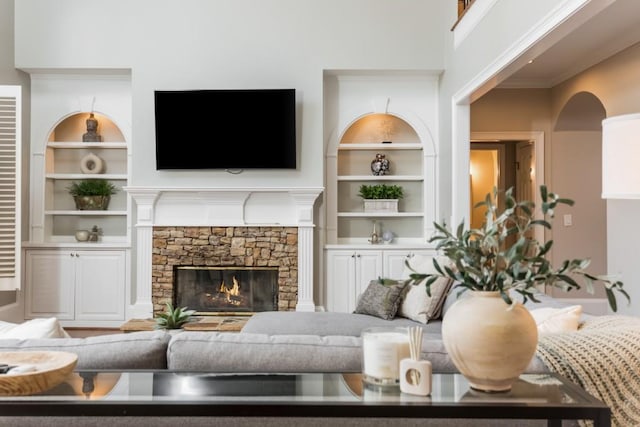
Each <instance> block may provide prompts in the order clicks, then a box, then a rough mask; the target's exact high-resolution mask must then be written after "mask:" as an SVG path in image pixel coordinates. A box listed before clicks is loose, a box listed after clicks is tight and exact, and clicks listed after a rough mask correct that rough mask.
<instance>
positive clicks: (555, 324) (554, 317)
mask: <svg viewBox="0 0 640 427" xmlns="http://www.w3.org/2000/svg"><path fill="white" fill-rule="evenodd" d="M529 312H530V313H531V315H532V316H533V319H534V320H535V321H536V325H538V333H539V334H541V335H542V334H553V333H558V332H572V331H577V330H578V326H579V325H580V316H582V306H581V305H572V306H569V307H564V308H552V307H542V308H536V309H533V310H530V311H529Z"/></svg>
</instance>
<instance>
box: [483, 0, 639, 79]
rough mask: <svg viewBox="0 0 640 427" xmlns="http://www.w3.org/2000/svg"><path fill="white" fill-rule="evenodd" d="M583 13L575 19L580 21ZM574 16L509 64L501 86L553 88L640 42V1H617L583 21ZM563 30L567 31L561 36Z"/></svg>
mask: <svg viewBox="0 0 640 427" xmlns="http://www.w3.org/2000/svg"><path fill="white" fill-rule="evenodd" d="M579 14H580V12H578V13H577V14H576V17H572V18H573V19H574V20H575V21H577V20H580V17H579ZM572 18H569V19H568V20H567V22H565V23H563V24H561V25H560V26H559V27H558V28H557V29H556V30H554V31H553V32H551V33H550V34H549V35H548V36H547V37H545V38H544V39H543V40H540V41H539V42H538V43H537V44H536V45H535V46H532V47H531V48H530V49H529V50H528V51H527V52H525V53H524V54H523V55H522V56H521V57H520V58H519V59H518V60H517V61H514V62H513V63H512V65H510V66H508V67H506V68H505V69H504V70H503V71H502V72H501V73H500V74H499V76H497V78H496V80H495V81H496V82H498V85H497V87H500V88H548V87H553V86H555V85H557V84H559V83H561V82H563V81H564V80H566V79H568V78H571V77H573V76H575V75H576V74H578V73H580V72H581V71H584V70H585V69H587V68H589V67H592V66H593V65H596V64H597V63H599V62H602V61H603V60H605V59H607V58H609V57H610V56H612V55H614V54H616V53H618V52H620V51H622V50H624V49H626V48H628V47H630V46H632V45H634V44H636V43H639V42H640V1H638V0H616V1H615V2H613V3H612V4H611V5H609V6H607V7H606V8H604V9H603V10H602V11H600V12H599V13H597V14H596V15H595V16H593V17H591V18H589V19H587V20H586V21H585V22H584V23H582V24H576V23H575V22H573V23H572V22H571V20H572ZM576 25H577V26H576ZM566 26H569V27H571V30H570V31H567V29H566ZM562 32H567V34H566V35H564V36H559V34H560V33H562ZM556 39H557V40H556ZM530 60H533V62H532V63H528V61H530Z"/></svg>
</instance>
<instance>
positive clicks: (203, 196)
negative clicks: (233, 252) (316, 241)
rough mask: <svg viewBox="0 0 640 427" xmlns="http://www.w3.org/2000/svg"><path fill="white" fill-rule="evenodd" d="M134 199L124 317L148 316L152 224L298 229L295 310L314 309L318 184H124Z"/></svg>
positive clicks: (151, 311)
mask: <svg viewBox="0 0 640 427" xmlns="http://www.w3.org/2000/svg"><path fill="white" fill-rule="evenodd" d="M125 191H127V193H129V194H130V195H131V197H132V198H133V200H134V201H135V202H136V221H137V222H136V238H137V262H136V265H137V274H136V278H137V280H136V282H135V283H136V286H135V289H136V293H135V301H133V304H132V305H131V307H130V309H129V313H128V317H129V318H148V317H152V316H153V304H152V302H151V264H152V261H151V260H152V245H153V227H154V226H167V227H168V226H185V227H189V226H193V227H197V226H203V227H211V226H221V227H223V226H245V227H251V226H283V227H297V228H298V302H297V304H296V310H297V311H314V310H315V303H314V301H313V227H314V226H315V224H314V218H313V206H314V203H315V201H316V199H317V198H318V196H319V195H320V193H322V191H323V189H322V188H316V187H313V188H308V187H291V188H285V187H265V188H215V187H191V188H185V187H135V186H131V187H126V188H125Z"/></svg>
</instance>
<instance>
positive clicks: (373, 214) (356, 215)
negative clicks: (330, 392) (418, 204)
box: [338, 212, 424, 218]
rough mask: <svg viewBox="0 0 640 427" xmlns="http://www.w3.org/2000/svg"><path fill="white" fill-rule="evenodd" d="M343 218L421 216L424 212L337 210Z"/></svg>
mask: <svg viewBox="0 0 640 427" xmlns="http://www.w3.org/2000/svg"><path fill="white" fill-rule="evenodd" d="M338 216H339V217H343V218H383V217H384V218H410V217H416V218H421V217H422V216H424V212H338Z"/></svg>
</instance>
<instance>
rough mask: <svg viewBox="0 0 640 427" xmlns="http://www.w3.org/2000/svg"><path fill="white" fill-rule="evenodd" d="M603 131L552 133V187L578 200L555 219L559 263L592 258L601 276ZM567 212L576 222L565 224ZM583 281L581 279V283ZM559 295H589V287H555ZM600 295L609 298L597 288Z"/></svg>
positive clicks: (594, 269)
mask: <svg viewBox="0 0 640 427" xmlns="http://www.w3.org/2000/svg"><path fill="white" fill-rule="evenodd" d="M601 141H602V133H601V132H585V131H582V132H573V131H567V132H554V133H553V134H552V143H551V144H550V149H551V169H552V171H553V181H552V182H553V185H552V186H551V187H550V189H551V190H552V191H554V192H556V193H558V194H560V195H561V196H562V197H568V198H570V199H572V200H573V201H574V202H575V205H574V206H572V207H569V206H560V207H559V208H558V209H557V210H556V215H555V218H554V221H553V240H554V246H553V256H552V260H553V263H554V265H555V266H558V265H560V263H561V262H562V261H564V260H565V259H572V258H589V259H591V265H590V266H589V269H588V271H589V272H590V273H592V274H596V275H601V274H606V272H607V245H606V240H607V224H606V218H607V217H606V202H605V201H604V200H602V198H601V197H600V194H601V192H602V173H601V170H602V143H601ZM564 215H571V221H572V223H573V225H571V226H565V225H564V224H563V219H564ZM579 283H580V282H579ZM551 293H552V295H554V296H557V297H574V298H575V297H588V296H590V295H589V294H588V293H587V292H586V290H584V289H583V290H580V291H578V292H576V293H574V292H573V291H572V293H571V294H566V293H565V292H563V291H561V290H559V289H553V290H552V292H551ZM594 295H595V296H596V297H601V298H604V297H605V293H604V289H603V288H602V287H601V286H597V287H596V292H595V294H594Z"/></svg>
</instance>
